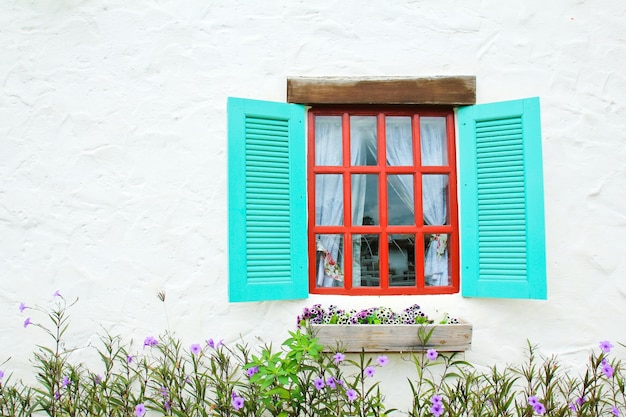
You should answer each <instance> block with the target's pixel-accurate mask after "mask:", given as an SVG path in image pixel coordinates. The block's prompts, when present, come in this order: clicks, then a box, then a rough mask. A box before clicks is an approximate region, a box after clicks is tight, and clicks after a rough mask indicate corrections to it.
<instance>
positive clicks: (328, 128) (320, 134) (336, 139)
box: [315, 116, 344, 287]
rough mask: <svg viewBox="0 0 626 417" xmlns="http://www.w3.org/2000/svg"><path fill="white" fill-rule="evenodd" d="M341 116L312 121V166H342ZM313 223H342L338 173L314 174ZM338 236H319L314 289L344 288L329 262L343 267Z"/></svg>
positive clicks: (339, 176)
mask: <svg viewBox="0 0 626 417" xmlns="http://www.w3.org/2000/svg"><path fill="white" fill-rule="evenodd" d="M341 159H342V154H341V117H337V116H317V117H316V118H315V164H316V165H333V166H337V165H341V164H342V160H341ZM315 194H316V197H315V224H317V225H333V226H337V225H342V224H343V179H342V177H341V175H339V174H335V175H332V174H328V175H317V176H316V177H315ZM341 246H342V242H341V236H340V235H318V240H317V250H318V252H321V253H322V254H323V256H320V257H319V261H318V262H319V265H318V268H317V286H318V287H332V286H342V285H343V271H341V269H340V268H335V270H334V271H332V272H334V273H332V272H331V270H330V268H329V263H331V262H335V263H336V264H337V265H343V264H344V259H343V258H340V256H341V257H343V251H342V252H341V254H340V252H339V251H340V249H341Z"/></svg>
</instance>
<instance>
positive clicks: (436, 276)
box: [420, 117, 450, 285]
mask: <svg viewBox="0 0 626 417" xmlns="http://www.w3.org/2000/svg"><path fill="white" fill-rule="evenodd" d="M420 136H421V144H422V149H421V152H422V165H446V164H447V151H446V143H447V141H446V119H445V118H443V117H422V118H421V119H420ZM422 204H423V206H424V223H426V224H429V225H443V224H446V222H447V219H448V176H447V175H423V176H422ZM424 275H425V279H426V285H449V284H450V282H449V281H450V278H449V274H448V235H445V234H444V235H440V234H436V235H432V236H431V239H430V241H429V242H428V244H427V247H426V256H425V262H424Z"/></svg>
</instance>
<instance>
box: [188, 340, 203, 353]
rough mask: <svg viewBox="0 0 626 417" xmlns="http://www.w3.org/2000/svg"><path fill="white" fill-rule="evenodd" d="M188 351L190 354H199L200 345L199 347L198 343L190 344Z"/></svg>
mask: <svg viewBox="0 0 626 417" xmlns="http://www.w3.org/2000/svg"><path fill="white" fill-rule="evenodd" d="M189 351H190V352H191V353H192V354H194V355H197V354H199V353H200V352H202V347H201V346H200V345H199V344H197V343H194V344H193V345H191V347H189Z"/></svg>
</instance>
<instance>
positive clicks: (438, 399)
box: [430, 394, 443, 404]
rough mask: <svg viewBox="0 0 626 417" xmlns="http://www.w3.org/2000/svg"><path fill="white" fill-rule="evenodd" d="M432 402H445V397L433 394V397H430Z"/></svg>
mask: <svg viewBox="0 0 626 417" xmlns="http://www.w3.org/2000/svg"><path fill="white" fill-rule="evenodd" d="M430 402H431V403H433V404H443V398H441V395H437V394H435V395H433V397H432V398H431V399H430Z"/></svg>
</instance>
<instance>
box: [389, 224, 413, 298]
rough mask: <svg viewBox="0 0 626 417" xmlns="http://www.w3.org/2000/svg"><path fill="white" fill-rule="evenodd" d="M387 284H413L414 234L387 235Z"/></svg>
mask: <svg viewBox="0 0 626 417" xmlns="http://www.w3.org/2000/svg"><path fill="white" fill-rule="evenodd" d="M388 242H389V253H388V256H389V286H390V287H414V286H415V235H411V234H402V235H389V240H388Z"/></svg>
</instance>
